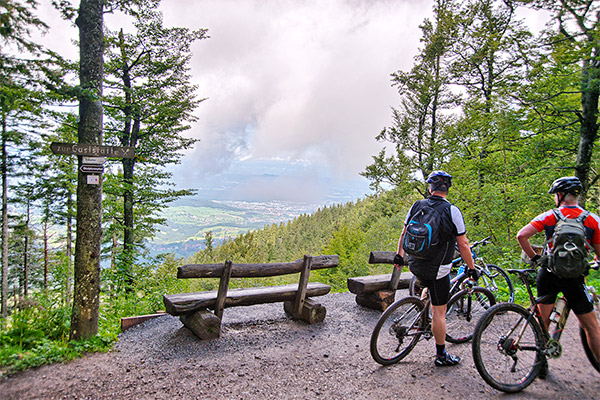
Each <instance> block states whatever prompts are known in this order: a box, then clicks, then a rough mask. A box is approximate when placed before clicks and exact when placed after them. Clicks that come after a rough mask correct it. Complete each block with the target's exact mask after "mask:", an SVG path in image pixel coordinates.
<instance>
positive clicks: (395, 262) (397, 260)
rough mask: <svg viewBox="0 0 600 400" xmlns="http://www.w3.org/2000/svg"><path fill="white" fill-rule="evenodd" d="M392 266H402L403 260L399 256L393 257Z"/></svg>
mask: <svg viewBox="0 0 600 400" xmlns="http://www.w3.org/2000/svg"><path fill="white" fill-rule="evenodd" d="M394 265H400V266H402V265H404V258H403V257H402V256H401V255H400V254H396V255H395V256H394Z"/></svg>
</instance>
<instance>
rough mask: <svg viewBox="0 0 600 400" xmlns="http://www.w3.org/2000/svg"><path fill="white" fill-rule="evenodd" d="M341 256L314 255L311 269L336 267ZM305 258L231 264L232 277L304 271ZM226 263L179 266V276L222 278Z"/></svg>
mask: <svg viewBox="0 0 600 400" xmlns="http://www.w3.org/2000/svg"><path fill="white" fill-rule="evenodd" d="M338 262H339V257H338V256H337V255H333V256H314V257H312V263H311V266H310V269H311V270H315V269H323V268H336V267H337V266H338ZM303 265H304V260H302V259H300V260H296V261H292V262H287V263H264V264H234V263H232V264H231V277H232V278H262V277H269V276H277V275H288V274H294V273H298V272H301V271H302V268H303ZM224 269H225V263H223V264H187V265H182V266H181V267H179V268H177V278H180V279H187V278H220V277H221V276H222V275H223V271H224Z"/></svg>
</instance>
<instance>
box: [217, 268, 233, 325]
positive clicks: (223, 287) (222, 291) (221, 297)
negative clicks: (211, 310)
mask: <svg viewBox="0 0 600 400" xmlns="http://www.w3.org/2000/svg"><path fill="white" fill-rule="evenodd" d="M230 278H231V261H225V268H223V274H222V275H221V280H220V281H219V290H218V291H217V301H216V303H215V315H216V316H217V317H218V318H219V319H221V318H223V306H224V305H225V298H226V297H227V289H228V288H229V279H230Z"/></svg>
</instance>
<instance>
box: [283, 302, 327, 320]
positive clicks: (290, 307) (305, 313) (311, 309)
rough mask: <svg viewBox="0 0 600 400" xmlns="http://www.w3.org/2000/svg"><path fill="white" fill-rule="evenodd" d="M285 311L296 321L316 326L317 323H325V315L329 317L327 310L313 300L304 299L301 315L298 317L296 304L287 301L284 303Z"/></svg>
mask: <svg viewBox="0 0 600 400" xmlns="http://www.w3.org/2000/svg"><path fill="white" fill-rule="evenodd" d="M283 309H284V311H285V312H286V313H287V314H288V315H290V316H292V318H295V319H301V320H302V321H305V322H307V323H309V324H315V323H317V322H323V320H324V319H325V315H327V309H326V308H325V307H324V306H323V305H322V304H319V303H317V302H316V301H314V300H312V299H304V303H303V305H302V309H301V310H300V315H296V309H295V302H294V301H285V302H284V303H283Z"/></svg>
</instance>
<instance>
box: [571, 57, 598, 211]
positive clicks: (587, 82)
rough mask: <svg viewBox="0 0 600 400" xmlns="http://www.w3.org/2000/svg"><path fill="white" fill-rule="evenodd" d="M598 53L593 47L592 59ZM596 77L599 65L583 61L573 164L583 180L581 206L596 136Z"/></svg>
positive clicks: (587, 184) (576, 172)
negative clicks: (577, 141)
mask: <svg viewBox="0 0 600 400" xmlns="http://www.w3.org/2000/svg"><path fill="white" fill-rule="evenodd" d="M598 53H600V49H595V51H594V55H595V56H596V57H594V60H596V59H597V56H598V55H599V54H598ZM598 79H600V65H599V64H598V62H596V61H593V62H591V61H588V60H586V61H585V62H584V67H583V71H582V74H581V107H582V114H581V126H580V128H579V147H578V150H577V161H576V164H575V175H576V176H577V177H578V178H579V179H580V180H581V182H583V187H584V190H583V193H582V195H581V196H580V203H581V206H585V198H586V193H587V190H588V189H589V178H590V168H591V162H592V155H593V154H594V142H595V141H596V138H597V137H598V97H599V96H600V91H599V90H598Z"/></svg>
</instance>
